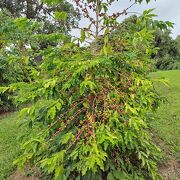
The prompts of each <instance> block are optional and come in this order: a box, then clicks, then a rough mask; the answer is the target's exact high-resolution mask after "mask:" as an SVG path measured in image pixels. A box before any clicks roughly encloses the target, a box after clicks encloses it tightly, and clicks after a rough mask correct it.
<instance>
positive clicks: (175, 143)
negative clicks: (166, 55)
mask: <svg viewBox="0 0 180 180" xmlns="http://www.w3.org/2000/svg"><path fill="white" fill-rule="evenodd" d="M151 76H152V78H162V77H163V78H166V79H167V80H168V81H169V87H167V86H165V85H163V84H162V83H157V84H156V88H157V90H158V91H159V93H160V94H161V95H163V96H165V97H166V98H167V100H168V102H167V103H165V104H163V105H162V106H161V107H160V108H159V109H158V111H157V114H156V117H157V119H156V120H155V121H152V122H151V126H152V128H153V130H154V132H155V135H156V136H158V137H159V138H160V139H162V140H163V141H164V143H165V145H167V146H166V147H167V148H168V149H169V150H170V151H171V152H170V153H172V155H175V157H176V159H177V160H180V70H173V71H158V72H155V73H152V74H151Z"/></svg>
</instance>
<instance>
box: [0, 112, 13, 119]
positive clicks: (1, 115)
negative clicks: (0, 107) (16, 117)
mask: <svg viewBox="0 0 180 180" xmlns="http://www.w3.org/2000/svg"><path fill="white" fill-rule="evenodd" d="M12 113H13V112H12V111H10V112H2V111H0V119H2V118H4V117H6V116H8V115H10V114H12Z"/></svg>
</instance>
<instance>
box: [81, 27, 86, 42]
mask: <svg viewBox="0 0 180 180" xmlns="http://www.w3.org/2000/svg"><path fill="white" fill-rule="evenodd" d="M85 39H86V34H85V31H84V30H83V29H81V42H84V41H85Z"/></svg>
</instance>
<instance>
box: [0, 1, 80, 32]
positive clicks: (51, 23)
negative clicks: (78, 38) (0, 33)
mask: <svg viewBox="0 0 180 180" xmlns="http://www.w3.org/2000/svg"><path fill="white" fill-rule="evenodd" d="M50 2H51V1H48V0H41V1H39V0H25V1H24V0H11V1H6V0H2V1H1V2H0V9H1V10H4V9H6V10H8V11H9V12H10V13H11V15H13V17H18V18H19V17H26V18H28V19H34V20H36V21H38V22H43V24H44V25H43V29H42V31H43V32H44V33H46V34H49V33H52V32H56V31H62V32H68V31H70V30H71V28H72V26H75V25H77V20H79V18H80V16H79V13H78V11H77V10H75V9H74V8H73V6H72V5H71V4H70V3H68V2H67V1H63V0H58V1H56V3H54V4H51V3H50ZM58 12H65V13H66V15H67V16H66V19H64V18H63V17H62V16H61V18H57V16H56V15H57V13H58Z"/></svg>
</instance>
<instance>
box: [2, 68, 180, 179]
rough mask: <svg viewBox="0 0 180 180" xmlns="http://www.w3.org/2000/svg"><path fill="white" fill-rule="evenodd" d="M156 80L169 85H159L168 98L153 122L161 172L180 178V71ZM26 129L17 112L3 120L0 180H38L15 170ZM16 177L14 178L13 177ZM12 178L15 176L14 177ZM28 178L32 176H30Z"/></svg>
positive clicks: (30, 172) (162, 74) (165, 73)
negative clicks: (162, 80)
mask: <svg viewBox="0 0 180 180" xmlns="http://www.w3.org/2000/svg"><path fill="white" fill-rule="evenodd" d="M151 77H152V79H159V78H166V79H168V80H169V86H166V85H163V84H161V83H158V82H157V83H156V89H157V90H158V91H159V93H160V94H161V95H163V96H165V97H166V98H167V103H166V104H164V105H162V106H161V107H160V108H159V109H158V110H157V112H155V118H154V120H152V121H151V122H150V126H151V127H152V134H153V139H154V141H155V142H156V143H157V144H158V145H159V146H160V147H161V148H162V149H163V152H164V158H163V160H162V162H161V163H160V165H159V171H160V173H161V175H162V176H163V179H165V180H171V179H172V180H176V179H177V180H178V179H180V163H179V162H180V153H179V152H180V71H158V72H155V73H152V74H151ZM23 131H24V129H23V128H20V127H18V115H17V113H11V114H5V115H3V116H1V117H0V180H1V179H2V180H4V179H8V178H7V177H10V178H11V179H13V180H37V179H38V178H37V177H36V176H35V174H34V173H35V172H34V171H33V170H32V169H30V168H26V170H25V172H23V171H19V170H18V171H15V172H14V173H12V172H13V171H14V167H13V164H12V162H13V160H14V159H15V158H16V156H17V155H18V153H19V147H20V140H19V139H18V138H17V137H18V136H19V135H21V134H22V133H23ZM11 174H12V175H11ZM10 175H11V176H10ZM28 175H31V177H30V176H28Z"/></svg>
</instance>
